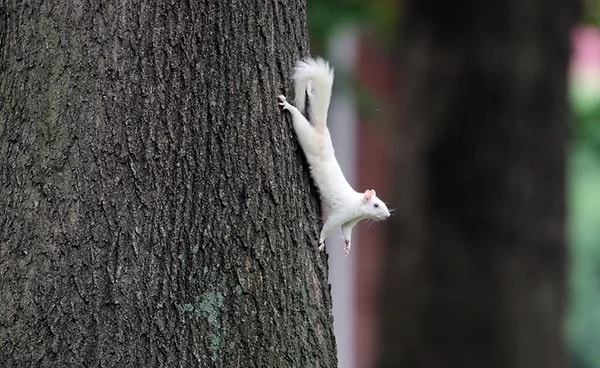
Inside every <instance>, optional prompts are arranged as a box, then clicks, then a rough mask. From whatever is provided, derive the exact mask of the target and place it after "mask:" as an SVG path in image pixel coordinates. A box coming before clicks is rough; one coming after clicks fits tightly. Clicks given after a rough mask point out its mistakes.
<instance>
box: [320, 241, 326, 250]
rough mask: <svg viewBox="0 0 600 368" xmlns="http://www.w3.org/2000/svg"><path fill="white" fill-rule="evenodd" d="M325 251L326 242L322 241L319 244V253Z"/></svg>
mask: <svg viewBox="0 0 600 368" xmlns="http://www.w3.org/2000/svg"><path fill="white" fill-rule="evenodd" d="M323 250H325V242H324V241H321V242H319V252H322V251H323Z"/></svg>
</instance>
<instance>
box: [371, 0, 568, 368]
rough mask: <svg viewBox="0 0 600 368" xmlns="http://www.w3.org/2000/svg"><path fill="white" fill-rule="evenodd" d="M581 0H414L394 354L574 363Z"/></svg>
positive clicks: (388, 329) (388, 341)
mask: <svg viewBox="0 0 600 368" xmlns="http://www.w3.org/2000/svg"><path fill="white" fill-rule="evenodd" d="M575 15H576V9H575V5H573V4H572V3H571V2H569V1H558V2H554V3H552V5H550V4H549V3H547V2H544V1H541V0H537V1H528V2H527V1H526V2H523V1H520V0H511V1H492V2H474V1H469V2H467V3H460V4H458V3H448V2H445V1H437V0H431V1H411V2H409V4H408V5H407V8H406V14H405V17H404V25H403V31H402V32H403V36H404V37H405V42H404V44H403V45H402V47H401V50H402V51H401V54H402V59H403V65H404V67H403V68H402V70H403V75H404V76H405V77H404V80H403V82H404V83H403V87H402V88H403V93H402V95H403V96H404V97H403V100H404V104H403V106H405V109H406V110H405V112H404V114H405V116H404V118H405V121H406V123H405V124H403V125H400V128H399V129H398V141H399V142H400V143H401V144H400V145H401V146H402V147H401V149H400V150H398V154H399V156H398V159H397V163H396V169H397V170H396V173H398V177H399V178H400V179H398V183H397V184H398V190H397V191H396V193H397V198H396V204H395V205H396V206H398V207H399V215H398V216H396V217H395V218H393V219H392V221H395V222H396V224H395V225H396V226H392V227H391V228H393V229H394V230H392V233H391V239H392V241H391V245H390V247H389V249H388V252H389V253H388V254H389V256H388V257H387V258H386V259H387V265H386V266H385V268H384V278H383V279H384V280H386V282H385V283H384V285H386V290H385V291H384V292H383V294H384V295H383V296H382V302H383V303H382V306H383V307H382V331H383V332H382V339H381V341H383V342H384V344H383V346H382V348H381V349H382V350H381V359H380V364H379V366H381V367H415V368H418V367H427V368H433V367H435V368H437V367H461V368H465V367H498V368H500V367H503V368H505V367H511V368H532V367H540V368H554V367H556V368H558V367H566V366H567V361H566V354H565V348H564V345H563V331H562V323H563V311H564V300H565V298H564V297H565V263H566V262H565V261H566V260H565V258H566V251H565V242H564V238H565V233H564V225H565V223H564V210H565V208H564V207H565V203H564V202H565V191H564V190H565V188H564V186H565V172H564V167H565V147H566V139H567V120H568V117H567V115H568V114H567V102H566V101H567V100H566V72H567V63H568V57H569V30H570V27H571V26H572V25H573V24H574V21H575V20H576V17H575Z"/></svg>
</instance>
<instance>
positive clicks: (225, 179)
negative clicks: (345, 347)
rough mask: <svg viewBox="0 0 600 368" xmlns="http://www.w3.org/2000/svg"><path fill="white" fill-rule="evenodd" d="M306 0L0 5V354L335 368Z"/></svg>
mask: <svg viewBox="0 0 600 368" xmlns="http://www.w3.org/2000/svg"><path fill="white" fill-rule="evenodd" d="M305 23H306V20H305V3H304V2H303V1H285V2H283V1H274V2H266V1H244V0H228V1H211V0H202V1H193V2H184V1H175V2H165V1H158V0H156V1H120V2H119V1H105V2H95V1H84V0H72V1H27V2H26V1H0V42H1V44H0V306H1V307H0V361H2V365H3V366H5V367H26V366H40V367H69V366H73V367H96V366H102V367H134V366H141V367H152V366H164V367H175V366H179V367H332V366H335V365H336V354H335V341H334V337H333V331H332V330H333V325H332V315H331V299H330V293H329V286H328V284H327V266H326V261H325V256H323V255H321V254H319V253H318V252H317V236H318V227H319V222H320V214H319V210H318V201H317V200H316V192H315V190H314V188H313V187H312V186H311V184H310V178H309V175H308V170H307V167H306V165H304V164H303V159H302V154H301V151H300V150H299V147H298V146H297V144H296V143H295V139H294V136H293V133H292V131H291V127H290V125H289V122H288V121H286V119H285V117H284V115H283V114H281V112H280V111H279V109H278V106H277V101H276V99H275V96H276V95H278V94H280V93H285V92H288V91H291V88H290V87H291V85H290V83H289V76H290V71H291V68H292V66H293V64H294V62H295V60H297V59H298V58H299V57H300V56H301V55H304V54H306V53H307V52H308V50H307V33H306V24H305Z"/></svg>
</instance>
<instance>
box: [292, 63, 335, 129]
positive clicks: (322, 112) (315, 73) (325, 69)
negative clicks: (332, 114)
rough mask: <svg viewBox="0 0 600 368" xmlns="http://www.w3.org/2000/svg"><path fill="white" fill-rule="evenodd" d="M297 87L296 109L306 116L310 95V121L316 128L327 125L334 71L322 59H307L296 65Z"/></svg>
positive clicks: (295, 77) (295, 83)
mask: <svg viewBox="0 0 600 368" xmlns="http://www.w3.org/2000/svg"><path fill="white" fill-rule="evenodd" d="M293 78H294V85H295V87H296V107H297V108H298V110H300V111H301V112H302V113H304V114H305V115H306V101H305V99H306V96H307V95H308V99H309V101H308V120H309V121H310V122H311V123H312V124H313V125H314V126H315V128H317V129H319V128H321V129H322V128H324V127H325V126H326V125H327V110H328V109H329V101H330V100H331V87H332V86H333V69H331V68H330V67H329V63H327V62H326V61H325V60H323V59H321V58H317V59H312V58H307V59H304V60H301V61H299V62H298V64H296V68H295V69H294V77H293Z"/></svg>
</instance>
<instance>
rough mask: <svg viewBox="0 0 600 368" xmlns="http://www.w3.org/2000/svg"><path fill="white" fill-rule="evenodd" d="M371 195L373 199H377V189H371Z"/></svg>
mask: <svg viewBox="0 0 600 368" xmlns="http://www.w3.org/2000/svg"><path fill="white" fill-rule="evenodd" d="M371 194H372V195H373V197H377V194H375V189H371Z"/></svg>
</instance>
